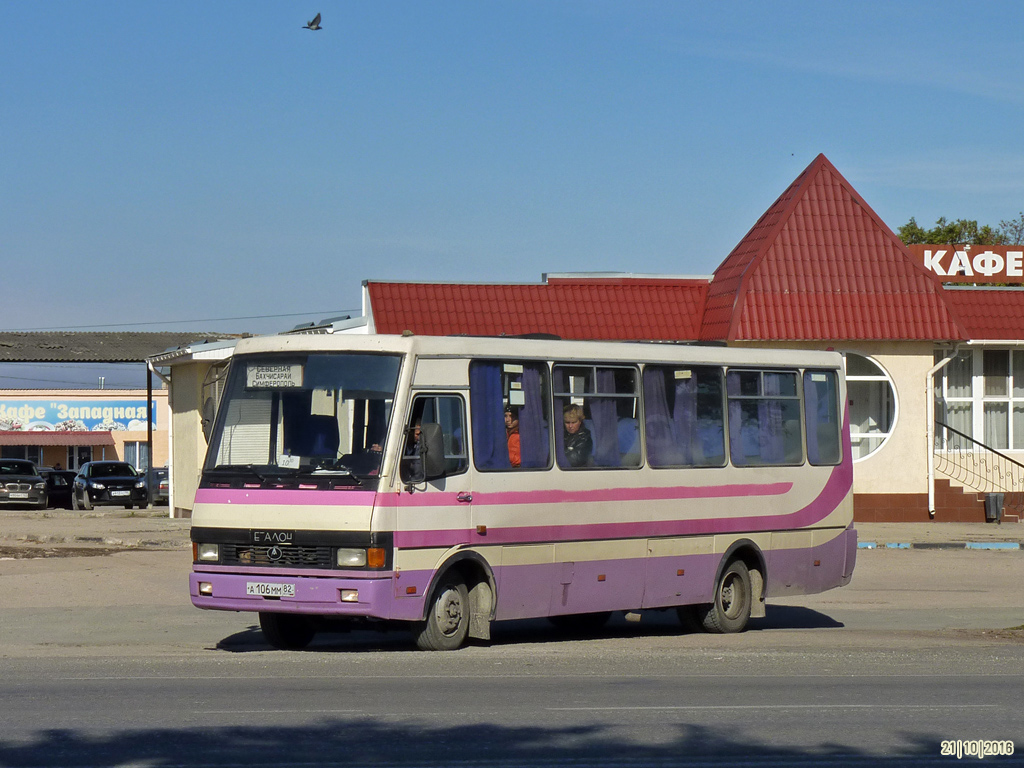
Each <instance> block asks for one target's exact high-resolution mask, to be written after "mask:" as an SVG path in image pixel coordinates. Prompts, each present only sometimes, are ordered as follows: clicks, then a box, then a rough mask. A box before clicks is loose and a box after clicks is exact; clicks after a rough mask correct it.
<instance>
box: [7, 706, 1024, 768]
mask: <svg viewBox="0 0 1024 768" xmlns="http://www.w3.org/2000/svg"><path fill="white" fill-rule="evenodd" d="M740 730H741V729H738V728H737V727H735V726H724V727H722V728H708V727H704V726H695V725H689V724H686V723H681V724H679V725H678V726H677V733H676V735H675V737H674V738H672V739H668V740H659V742H658V743H657V744H650V743H635V742H629V743H626V742H623V741H622V740H621V739H617V738H616V737H615V736H614V735H613V733H612V732H611V730H610V729H609V728H608V727H605V726H601V725H586V726H573V727H564V728H559V727H548V728H539V727H507V726H503V725H500V724H475V725H459V724H452V725H451V726H447V727H443V728H436V727H417V726H409V725H402V724H397V725H396V724H392V723H382V722H380V721H379V720H374V719H367V718H352V719H329V720H325V721H323V722H322V723H318V724H316V725H300V726H295V727H282V726H255V725H254V726H245V727H242V726H230V727H196V728H187V729H179V730H172V729H143V730H120V731H113V732H111V733H107V734H102V735H95V734H93V733H89V734H86V733H84V732H78V731H75V730H71V729H62V730H48V731H40V732H39V733H38V734H36V735H35V736H34V737H33V738H30V739H28V740H26V741H23V742H19V743H10V742H0V765H4V766H69V767H71V768H73V767H75V766H90V767H91V768H106V767H107V766H110V767H111V768H112V767H113V766H126V765H133V766H135V765H138V766H143V765H144V766H147V767H148V768H160V767H161V766H167V767H168V768H170V767H171V766H182V765H189V766H241V765H244V766H247V768H259V767H261V766H275V768H279V766H296V765H310V766H312V765H316V766H341V765H344V766H347V767H348V768H358V766H403V767H405V766H408V767H409V768H412V766H453V767H454V768H468V767H469V766H485V765H486V766H488V767H489V768H511V767H512V766H552V767H553V766H567V765H569V766H577V767H578V766H608V767H614V766H634V767H635V766H676V765H678V766H686V765H715V766H728V765H743V766H780V765H781V766H812V765H813V766H862V765H864V766H866V765H876V766H877V765H880V766H906V765H912V766H925V765H933V764H934V765H948V764H949V758H941V759H940V757H939V742H940V740H941V738H942V737H940V736H939V735H937V734H929V733H915V734H904V735H903V739H904V744H903V746H902V748H901V749H900V750H899V753H898V754H893V753H891V752H890V753H889V754H886V755H878V754H872V753H871V752H870V751H867V750H863V751H862V750H858V749H851V748H850V747H849V746H848V745H837V744H829V743H822V744H818V745H815V746H813V747H812V748H808V749H794V748H788V747H779V746H773V745H770V744H765V743H749V742H747V741H744V740H743V739H742V738H739V737H738V736H737V733H738V732H740ZM997 760H998V761H999V763H1000V764H1001V765H1006V764H1010V763H1016V764H1020V763H1019V761H1018V760H1017V759H1016V758H1012V757H1011V758H997ZM1007 761H1009V762H1007Z"/></svg>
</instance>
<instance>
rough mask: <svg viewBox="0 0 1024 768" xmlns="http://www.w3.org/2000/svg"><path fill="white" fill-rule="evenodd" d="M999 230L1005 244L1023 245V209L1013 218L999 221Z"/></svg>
mask: <svg viewBox="0 0 1024 768" xmlns="http://www.w3.org/2000/svg"><path fill="white" fill-rule="evenodd" d="M999 231H1000V232H1002V234H1003V243H1004V244H1006V245H1024V211H1022V212H1021V213H1020V214H1019V215H1018V216H1017V218H1015V219H1003V220H1002V221H1000V222H999Z"/></svg>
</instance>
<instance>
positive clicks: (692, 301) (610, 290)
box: [366, 277, 708, 341]
mask: <svg viewBox="0 0 1024 768" xmlns="http://www.w3.org/2000/svg"><path fill="white" fill-rule="evenodd" d="M366 285H367V291H368V292H369V296H370V311H371V312H372V315H373V320H374V324H375V326H376V330H377V333H401V332H402V331H406V330H408V331H412V332H413V333H415V334H419V335H426V336H447V335H453V334H466V335H470V336H498V335H502V334H505V335H507V336H514V335H520V334H525V333H551V334H555V335H557V336H560V337H561V338H563V339H605V340H615V341H634V340H636V341H639V340H662V339H667V340H689V341H692V340H695V339H696V338H697V334H698V332H699V330H700V322H701V316H702V315H703V310H704V298H705V296H706V294H707V290H708V282H707V280H702V279H684V278H676V279H666V278H651V279H645V278H632V277H623V278H611V279H606V278H585V277H583V278H580V279H575V278H566V277H559V278H551V279H550V280H549V281H548V282H547V283H542V284H532V285H508V284H506V285H473V284H455V285H453V284H440V283H381V282H367V284H366Z"/></svg>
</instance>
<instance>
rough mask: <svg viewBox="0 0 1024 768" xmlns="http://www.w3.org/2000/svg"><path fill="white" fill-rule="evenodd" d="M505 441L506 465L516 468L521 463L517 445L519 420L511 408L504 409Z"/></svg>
mask: <svg viewBox="0 0 1024 768" xmlns="http://www.w3.org/2000/svg"><path fill="white" fill-rule="evenodd" d="M505 439H506V440H507V441H508V463H509V464H511V465H512V466H513V467H518V466H519V465H520V464H521V463H522V458H521V453H520V445H519V419H517V418H516V413H515V411H513V410H512V407H511V406H508V407H507V408H505Z"/></svg>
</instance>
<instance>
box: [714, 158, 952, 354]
mask: <svg viewBox="0 0 1024 768" xmlns="http://www.w3.org/2000/svg"><path fill="white" fill-rule="evenodd" d="M700 338H701V339H704V340H727V341H733V340H741V339H749V340H758V341H779V340H797V339H802V340H854V339H873V340H879V339H901V340H911V339H929V340H960V339H965V338H967V334H966V331H965V330H964V328H963V326H962V325H961V324H960V322H959V321H958V319H957V316H956V314H955V312H954V311H953V310H952V309H951V307H950V306H949V305H948V304H947V303H946V301H945V300H944V292H943V291H942V287H941V285H940V284H939V282H938V281H937V280H935V278H934V277H933V276H932V275H930V274H929V273H928V272H927V271H926V270H925V269H924V267H923V266H922V265H920V264H918V263H916V262H915V261H914V259H913V258H911V256H910V255H909V254H908V253H907V250H906V248H905V247H904V246H903V244H902V242H900V240H899V238H897V237H896V235H895V234H893V232H892V230H890V229H889V228H888V227H887V226H886V225H885V224H884V223H883V222H882V220H881V219H879V218H878V215H877V214H876V213H875V212H874V211H873V210H871V208H870V206H868V204H867V203H866V202H865V201H864V199H863V198H862V197H861V196H860V195H859V194H858V193H857V192H856V190H854V189H853V187H852V186H850V184H849V182H848V181H846V179H844V178H843V177H842V175H841V174H840V173H839V171H837V170H836V169H835V167H834V166H833V165H832V163H830V162H829V161H828V159H827V158H826V157H825V156H824V155H818V157H816V158H815V159H814V161H813V162H812V163H811V164H810V165H809V166H808V167H807V168H806V169H805V170H804V172H803V173H801V174H800V175H799V176H798V177H797V178H796V180H795V181H794V182H793V183H792V184H791V185H790V186H789V188H788V189H787V190H786V191H785V192H783V193H782V196H781V197H779V199H778V200H776V201H775V203H774V204H772V206H771V207H770V208H769V209H768V210H767V211H766V212H765V213H764V215H763V216H761V218H760V219H759V220H758V222H757V223H756V224H755V225H754V227H753V228H752V229H751V230H750V232H748V233H747V235H746V236H745V237H744V238H743V240H741V241H740V243H739V244H738V245H737V246H736V247H735V248H734V249H733V251H732V253H730V254H729V256H728V257H727V258H726V259H725V261H724V262H722V264H721V266H719V268H718V269H717V270H716V272H715V276H714V279H713V280H712V282H711V286H710V288H709V290H708V298H707V306H706V309H705V313H704V322H703V325H702V328H701V334H700Z"/></svg>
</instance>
